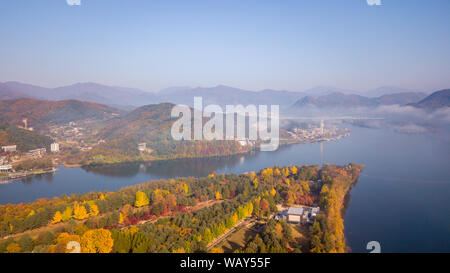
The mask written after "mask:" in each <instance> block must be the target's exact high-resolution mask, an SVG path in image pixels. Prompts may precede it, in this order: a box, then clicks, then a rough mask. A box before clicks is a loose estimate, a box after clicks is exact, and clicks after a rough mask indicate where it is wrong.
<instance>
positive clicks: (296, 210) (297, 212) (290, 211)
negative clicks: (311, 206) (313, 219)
mask: <svg viewBox="0 0 450 273" xmlns="http://www.w3.org/2000/svg"><path fill="white" fill-rule="evenodd" d="M287 214H293V215H302V214H303V208H294V207H290V208H289V209H288V211H287Z"/></svg>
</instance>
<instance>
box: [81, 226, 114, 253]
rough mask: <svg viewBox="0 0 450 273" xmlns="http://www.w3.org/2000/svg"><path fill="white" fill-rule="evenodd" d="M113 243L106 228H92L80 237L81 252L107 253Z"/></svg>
mask: <svg viewBox="0 0 450 273" xmlns="http://www.w3.org/2000/svg"><path fill="white" fill-rule="evenodd" d="M113 245H114V241H113V239H112V236H111V232H110V231H109V230H107V229H92V230H89V231H87V232H85V233H84V234H83V236H82V237H81V251H82V252H83V253H109V252H111V250H112V248H113Z"/></svg>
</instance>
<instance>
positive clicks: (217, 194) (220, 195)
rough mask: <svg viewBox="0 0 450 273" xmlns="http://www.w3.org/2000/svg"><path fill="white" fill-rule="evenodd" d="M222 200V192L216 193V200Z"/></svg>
mask: <svg viewBox="0 0 450 273" xmlns="http://www.w3.org/2000/svg"><path fill="white" fill-rule="evenodd" d="M221 198H222V194H220V192H218V191H216V199H217V200H219V199H221Z"/></svg>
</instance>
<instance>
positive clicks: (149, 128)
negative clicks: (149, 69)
mask: <svg viewBox="0 0 450 273" xmlns="http://www.w3.org/2000/svg"><path fill="white" fill-rule="evenodd" d="M173 106H174V105H173V104H171V103H161V104H151V105H145V106H141V107H139V108H137V109H135V110H134V111H131V112H130V113H127V114H125V115H123V116H121V117H117V118H114V119H112V120H110V121H108V122H107V125H106V126H105V127H104V128H103V129H102V130H101V131H100V132H99V137H100V138H103V139H119V138H122V137H132V138H134V139H136V140H139V141H145V140H152V139H153V138H154V137H155V136H156V135H157V134H158V133H161V132H165V133H167V132H169V130H170V126H171V125H172V123H173V122H174V121H175V120H176V118H173V119H172V118H171V117H170V113H171V110H172V108H173Z"/></svg>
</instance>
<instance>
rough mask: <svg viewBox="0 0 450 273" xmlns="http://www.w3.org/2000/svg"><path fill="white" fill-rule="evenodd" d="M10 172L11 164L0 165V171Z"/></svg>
mask: <svg viewBox="0 0 450 273" xmlns="http://www.w3.org/2000/svg"><path fill="white" fill-rule="evenodd" d="M7 172H12V165H0V173H7Z"/></svg>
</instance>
